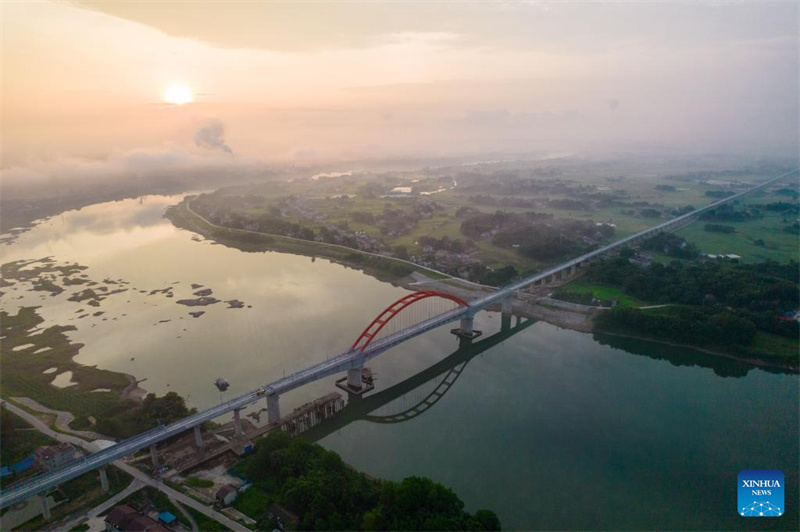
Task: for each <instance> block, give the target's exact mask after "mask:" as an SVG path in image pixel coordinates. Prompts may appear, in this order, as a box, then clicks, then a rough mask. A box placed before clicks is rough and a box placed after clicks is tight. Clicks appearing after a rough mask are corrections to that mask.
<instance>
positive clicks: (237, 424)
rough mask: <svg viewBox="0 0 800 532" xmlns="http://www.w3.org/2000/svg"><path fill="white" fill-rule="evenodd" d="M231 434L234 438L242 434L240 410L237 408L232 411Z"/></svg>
mask: <svg viewBox="0 0 800 532" xmlns="http://www.w3.org/2000/svg"><path fill="white" fill-rule="evenodd" d="M233 433H234V435H236V436H241V435H242V434H244V431H243V430H242V415H241V410H240V409H238V408H234V409H233Z"/></svg>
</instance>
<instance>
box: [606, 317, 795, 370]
mask: <svg viewBox="0 0 800 532" xmlns="http://www.w3.org/2000/svg"><path fill="white" fill-rule="evenodd" d="M593 332H595V333H600V334H604V335H608V336H615V337H617V338H630V339H632V340H641V341H645V342H652V343H654V344H660V345H666V346H670V347H678V348H682V349H691V350H693V351H699V352H700V353H704V354H706V355H712V356H715V357H720V358H725V359H728V360H734V361H736V362H744V363H745V364H749V365H751V366H756V367H760V368H769V369H777V370H780V371H787V372H791V373H800V366H797V365H782V364H777V363H774V362H771V361H769V360H764V359H761V358H747V357H743V356H741V355H734V354H731V353H726V352H724V351H718V350H714V349H708V348H707V347H699V346H695V345H687V344H679V343H676V342H669V341H667V340H661V339H658V338H651V337H647V336H644V335H637V334H632V333H623V332H618V331H610V330H605V329H601V328H598V327H596V328H595V330H594V331H593Z"/></svg>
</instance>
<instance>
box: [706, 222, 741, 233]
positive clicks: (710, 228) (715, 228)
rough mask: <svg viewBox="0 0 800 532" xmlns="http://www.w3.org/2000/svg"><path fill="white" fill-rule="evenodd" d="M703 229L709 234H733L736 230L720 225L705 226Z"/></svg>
mask: <svg viewBox="0 0 800 532" xmlns="http://www.w3.org/2000/svg"><path fill="white" fill-rule="evenodd" d="M703 229H705V230H706V231H708V232H709V233H726V234H730V233H735V232H736V228H735V227H731V226H730V225H720V224H706V225H705V226H704V227H703Z"/></svg>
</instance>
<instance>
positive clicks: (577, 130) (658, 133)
mask: <svg viewBox="0 0 800 532" xmlns="http://www.w3.org/2000/svg"><path fill="white" fill-rule="evenodd" d="M798 6H800V3H798V2H793V1H790V2H545V1H540V2H536V1H530V2H524V1H517V2H514V1H479V2H477V1H476V2H470V1H462V2H433V1H425V2H421V1H375V2H357V1H353V2H325V1H302V0H301V1H292V2H268V3H265V2H262V3H253V2H236V1H230V2H214V1H194V2H191V1H188V2H187V1H174V2H170V1H165V2H152V1H146V0H145V1H139V2H126V1H115V2H110V1H107V0H106V1H70V2H52V1H13V0H3V2H2V3H0V9H1V10H2V12H1V13H0V15H2V16H1V17H0V19H1V22H0V24H2V28H0V29H2V37H1V39H2V42H1V44H2V80H1V81H0V83H1V87H2V136H3V142H2V153H1V154H2V159H3V161H2V164H3V167H4V169H9V168H19V167H26V166H31V167H33V166H36V165H42V164H51V163H53V162H54V161H63V160H79V159H91V160H102V159H107V158H116V159H120V158H124V157H126V156H127V155H126V154H130V153H139V154H141V153H157V154H161V155H160V156H165V155H164V154H168V155H169V156H170V157H171V156H173V154H175V153H181V154H182V155H181V157H189V158H197V157H201V158H202V157H213V158H220V159H221V160H224V158H226V157H227V158H232V157H237V158H239V159H252V160H263V161H300V162H305V161H309V162H315V161H335V160H347V159H370V158H382V157H424V156H442V155H446V156H450V155H453V156H455V155H465V154H475V153H494V152H515V153H519V152H523V151H532V152H536V151H573V150H582V149H590V148H592V149H598V150H603V149H608V150H611V149H634V150H635V149H638V148H640V147H664V148H669V149H672V150H676V151H679V152H680V151H686V152H687V153H689V152H692V153H694V152H699V151H704V150H706V151H730V152H737V153H738V152H741V151H743V150H744V151H749V152H753V153H754V154H760V153H764V154H771V153H775V154H781V155H787V154H789V155H791V154H792V153H796V150H797V145H798V114H799V112H800V109H799V107H798V94H799V93H800V89H799V87H798V77H799V76H798V45H799V41H798V15H800V13H799V11H798V10H799V9H800V8H799V7H798ZM176 86H178V87H183V88H184V90H187V91H188V92H190V93H191V96H192V99H193V101H192V102H191V103H186V104H183V105H176V104H174V103H168V102H166V101H165V96H164V94H165V92H166V91H167V90H168V89H170V87H172V88H173V91H174V87H176ZM226 148H227V149H226ZM177 160H183V159H180V158H179V159H177Z"/></svg>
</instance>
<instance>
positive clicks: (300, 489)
mask: <svg viewBox="0 0 800 532" xmlns="http://www.w3.org/2000/svg"><path fill="white" fill-rule="evenodd" d="M240 467H241V469H242V472H243V473H244V474H245V475H246V476H247V477H249V478H251V479H253V481H254V484H255V486H256V487H257V488H258V489H261V490H263V491H264V492H265V493H266V494H267V496H268V498H269V502H271V503H276V504H279V505H281V506H283V507H285V508H287V509H288V510H290V511H291V512H293V513H294V514H295V515H297V516H298V518H299V522H298V524H297V528H298V529H299V530H500V521H499V520H498V518H497V516H496V515H495V514H494V513H493V512H491V511H488V510H478V511H477V512H475V514H470V513H468V512H465V511H464V503H463V502H462V501H461V500H460V499H459V498H458V496H457V495H456V494H455V493H454V492H453V491H452V490H450V489H449V488H446V487H444V486H442V485H441V484H438V483H436V482H433V481H432V480H430V479H427V478H420V477H410V478H406V479H404V480H403V481H401V482H393V481H377V480H372V479H370V478H368V477H367V476H366V475H364V474H362V473H359V472H357V471H355V470H353V469H351V468H349V467H348V466H347V465H346V464H345V463H344V462H343V461H342V459H341V458H340V457H339V455H338V454H336V453H334V452H333V451H328V450H326V449H324V448H323V447H321V446H319V445H316V444H311V443H309V442H307V441H305V440H303V439H302V438H291V437H289V436H288V434H286V433H285V432H281V431H274V432H272V433H270V434H269V435H268V436H267V437H265V438H263V439H262V440H261V441H259V443H258V444H257V446H256V451H255V454H254V455H253V456H252V457H251V458H249V459H248V460H246V461H244V462H243V463H242V464H241V466H240ZM263 510H264V515H266V512H267V508H266V507H265V508H264V509H263ZM254 517H260V518H261V519H265V517H264V516H254Z"/></svg>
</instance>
